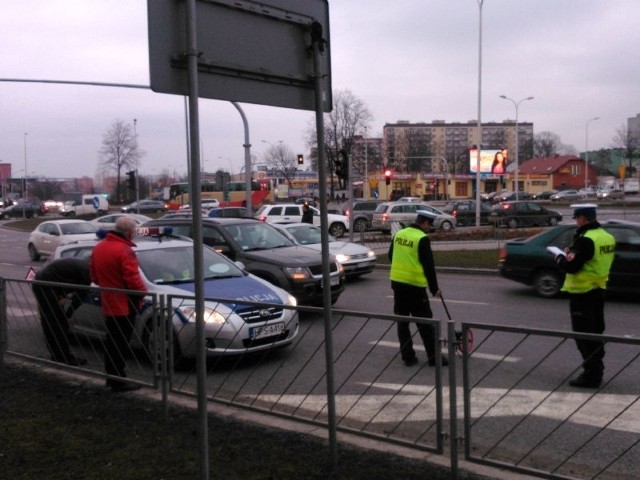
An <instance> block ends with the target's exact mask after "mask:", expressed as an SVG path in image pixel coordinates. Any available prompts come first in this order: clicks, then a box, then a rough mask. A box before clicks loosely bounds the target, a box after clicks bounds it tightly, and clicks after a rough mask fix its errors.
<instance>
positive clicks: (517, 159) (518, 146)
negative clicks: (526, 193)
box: [500, 95, 533, 200]
mask: <svg viewBox="0 0 640 480" xmlns="http://www.w3.org/2000/svg"><path fill="white" fill-rule="evenodd" d="M500 98H504V99H505V100H509V101H510V102H511V103H513V106H514V107H516V153H515V156H516V172H515V184H516V200H518V192H519V191H520V184H519V183H518V172H519V170H520V157H519V155H520V152H519V150H520V145H519V143H520V142H518V107H519V106H520V104H521V103H522V102H526V101H527V100H533V97H526V98H521V99H520V100H518V101H517V102H516V101H515V100H514V99H513V98H509V97H507V96H505V95H500Z"/></svg>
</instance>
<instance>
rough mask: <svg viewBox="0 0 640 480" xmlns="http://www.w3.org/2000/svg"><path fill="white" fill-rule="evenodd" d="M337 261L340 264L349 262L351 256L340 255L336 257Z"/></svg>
mask: <svg viewBox="0 0 640 480" xmlns="http://www.w3.org/2000/svg"><path fill="white" fill-rule="evenodd" d="M336 260H337V261H338V262H340V263H344V262H348V261H349V260H351V256H349V255H345V254H344V253H338V254H337V255H336Z"/></svg>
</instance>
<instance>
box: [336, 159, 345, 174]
mask: <svg viewBox="0 0 640 480" xmlns="http://www.w3.org/2000/svg"><path fill="white" fill-rule="evenodd" d="M334 164H335V170H336V177H338V178H342V177H343V176H344V169H343V168H342V167H343V165H342V161H341V160H337V159H336V161H335V162H334Z"/></svg>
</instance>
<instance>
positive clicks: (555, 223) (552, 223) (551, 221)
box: [549, 217, 558, 227]
mask: <svg viewBox="0 0 640 480" xmlns="http://www.w3.org/2000/svg"><path fill="white" fill-rule="evenodd" d="M557 224H558V219H557V218H556V217H551V218H550V219H549V225H551V226H552V227H555V226H556V225H557Z"/></svg>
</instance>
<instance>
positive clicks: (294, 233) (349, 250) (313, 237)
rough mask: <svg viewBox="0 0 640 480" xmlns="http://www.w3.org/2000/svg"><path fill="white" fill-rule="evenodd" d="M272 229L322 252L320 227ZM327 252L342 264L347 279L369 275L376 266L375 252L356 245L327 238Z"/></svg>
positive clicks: (287, 225)
mask: <svg viewBox="0 0 640 480" xmlns="http://www.w3.org/2000/svg"><path fill="white" fill-rule="evenodd" d="M274 227H276V228H277V229H279V230H281V231H283V232H284V233H285V235H287V236H288V237H289V238H291V239H292V240H293V241H294V242H296V243H297V244H298V245H301V246H303V247H309V248H312V249H313V250H317V251H319V252H320V251H322V244H321V235H322V230H320V227H316V226H315V225H309V224H308V223H280V224H274ZM329 252H330V253H331V255H334V256H335V257H336V260H337V261H338V262H339V263H341V264H342V267H343V268H344V273H345V275H347V277H357V276H360V275H364V274H365V273H370V272H372V271H373V269H374V268H375V266H376V261H377V257H376V254H375V252H374V251H373V250H371V249H370V248H369V247H365V246H363V245H360V244H358V243H352V242H343V241H342V240H337V239H335V238H334V237H332V236H329Z"/></svg>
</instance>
